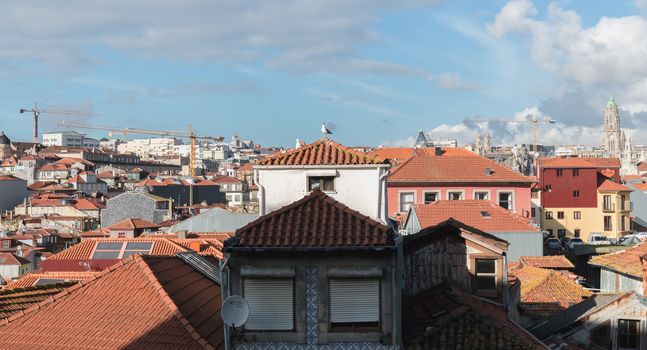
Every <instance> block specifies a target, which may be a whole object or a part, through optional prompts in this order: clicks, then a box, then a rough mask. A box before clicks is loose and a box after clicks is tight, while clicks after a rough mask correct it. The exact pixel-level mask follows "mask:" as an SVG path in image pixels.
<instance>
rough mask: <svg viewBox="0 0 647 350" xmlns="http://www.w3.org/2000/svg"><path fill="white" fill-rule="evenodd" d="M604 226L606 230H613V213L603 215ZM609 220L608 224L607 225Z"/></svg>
mask: <svg viewBox="0 0 647 350" xmlns="http://www.w3.org/2000/svg"><path fill="white" fill-rule="evenodd" d="M602 220H603V228H604V231H605V232H610V231H613V217H612V216H611V215H604V216H603V219H602ZM607 221H608V225H607Z"/></svg>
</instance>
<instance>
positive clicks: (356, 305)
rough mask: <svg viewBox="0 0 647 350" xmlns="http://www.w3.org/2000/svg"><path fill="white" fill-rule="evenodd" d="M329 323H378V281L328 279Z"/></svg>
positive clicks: (372, 279) (370, 279)
mask: <svg viewBox="0 0 647 350" xmlns="http://www.w3.org/2000/svg"><path fill="white" fill-rule="evenodd" d="M330 321H331V322H334V323H344V322H379V321H380V280H379V279H374V278H344V279H330Z"/></svg>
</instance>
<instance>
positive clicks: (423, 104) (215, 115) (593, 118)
mask: <svg viewBox="0 0 647 350" xmlns="http://www.w3.org/2000/svg"><path fill="white" fill-rule="evenodd" d="M610 95H613V97H614V98H615V99H616V101H617V103H618V105H619V106H620V109H621V118H622V125H623V127H624V128H626V129H627V133H628V134H629V135H631V137H632V138H633V140H634V142H636V143H647V135H645V133H640V132H639V130H641V129H642V128H643V127H644V124H645V121H646V120H647V98H646V97H647V0H635V1H630V0H627V1H603V0H588V1H574V0H563V1H538V0H537V1H532V0H511V1H499V0H490V1H485V0H483V1H480V0H479V1H476V0H463V1H461V0H453V1H448V0H447V1H442V0H430V1H425V0H400V1H390V0H354V1H348V0H325V1H323V0H320V1H314V0H305V1H297V0H275V1H262V0H248V1H215V0H184V1H175V0H157V1H148V0H147V1H130V0H112V1H99V0H70V1H65V2H52V1H49V0H33V1H30V0H5V1H3V2H2V4H0V129H2V130H4V131H5V133H6V134H7V135H8V136H9V137H10V138H11V139H12V140H24V141H27V140H30V139H31V128H32V121H31V119H30V116H29V115H27V114H19V113H18V109H19V108H31V107H33V105H34V103H35V102H37V103H38V104H39V106H40V107H41V108H42V109H45V110H47V109H50V110H57V109H59V110H60V109H66V110H73V111H82V112H91V114H92V115H90V116H69V115H56V114H53V113H49V114H48V113H43V114H41V131H46V132H47V131H56V130H61V129H62V128H61V127H60V126H57V123H59V122H61V121H74V122H83V123H88V124H94V125H101V126H111V127H117V128H123V127H135V128H146V129H155V130H180V131H182V130H186V128H187V126H188V124H191V125H192V127H193V128H194V129H195V130H196V131H197V132H198V133H199V134H201V135H208V136H224V137H225V138H226V139H230V138H231V136H232V135H234V134H237V135H239V136H240V137H242V138H243V139H251V140H254V141H255V142H256V143H260V144H262V145H266V146H270V145H279V146H292V145H294V142H295V139H297V138H298V139H301V140H305V141H306V142H312V141H314V140H316V139H318V138H319V137H321V134H320V125H321V122H324V121H325V122H327V123H329V125H330V124H332V125H334V127H335V130H334V135H333V136H332V138H333V139H334V140H336V141H338V142H341V143H343V144H346V145H349V146H359V145H373V146H376V145H392V146H400V145H402V146H405V145H407V146H408V145H411V144H412V143H413V140H414V139H415V136H416V134H417V132H418V130H424V131H426V132H428V133H429V134H430V135H431V136H432V137H433V138H455V139H457V140H458V141H459V143H460V144H464V143H466V142H471V141H472V140H473V139H474V137H475V136H476V135H477V134H478V133H490V134H491V135H492V138H493V143H494V144H495V145H503V144H505V145H511V144H514V143H528V142H530V127H529V123H528V122H526V121H527V120H528V118H531V117H536V118H538V119H539V120H542V121H543V120H547V119H551V118H552V119H554V120H556V121H557V124H550V125H548V124H542V125H541V126H540V133H539V135H540V140H539V141H540V142H541V143H544V144H548V145H552V144H566V143H578V144H587V145H598V144H600V143H601V134H600V131H601V126H602V122H603V113H604V107H605V105H606V103H607V100H608V98H609V96H610ZM86 132H88V134H89V135H90V136H94V137H106V136H108V135H107V133H106V132H97V131H91V130H86Z"/></svg>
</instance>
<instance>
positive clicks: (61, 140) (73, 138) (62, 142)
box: [42, 131, 100, 148]
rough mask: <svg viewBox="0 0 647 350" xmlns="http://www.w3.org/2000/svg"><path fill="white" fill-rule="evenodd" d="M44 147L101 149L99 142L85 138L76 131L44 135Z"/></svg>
mask: <svg viewBox="0 0 647 350" xmlns="http://www.w3.org/2000/svg"><path fill="white" fill-rule="evenodd" d="M42 143H43V145H44V146H48V147H50V146H62V147H73V148H79V147H80V148H99V145H100V144H99V140H97V139H93V138H89V137H85V134H81V133H79V132H76V131H59V132H50V133H44V134H43V142H42Z"/></svg>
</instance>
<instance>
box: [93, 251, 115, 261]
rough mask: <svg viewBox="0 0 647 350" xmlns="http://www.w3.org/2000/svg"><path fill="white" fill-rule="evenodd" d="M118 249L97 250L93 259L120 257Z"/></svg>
mask: <svg viewBox="0 0 647 350" xmlns="http://www.w3.org/2000/svg"><path fill="white" fill-rule="evenodd" d="M119 253H121V252H120V251H118V250H115V251H95V252H94V254H93V255H92V259H119Z"/></svg>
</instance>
